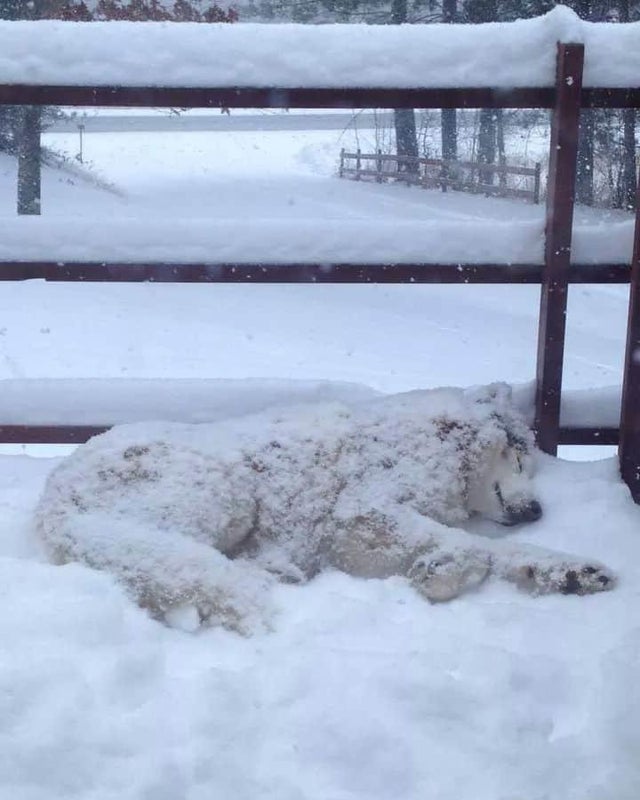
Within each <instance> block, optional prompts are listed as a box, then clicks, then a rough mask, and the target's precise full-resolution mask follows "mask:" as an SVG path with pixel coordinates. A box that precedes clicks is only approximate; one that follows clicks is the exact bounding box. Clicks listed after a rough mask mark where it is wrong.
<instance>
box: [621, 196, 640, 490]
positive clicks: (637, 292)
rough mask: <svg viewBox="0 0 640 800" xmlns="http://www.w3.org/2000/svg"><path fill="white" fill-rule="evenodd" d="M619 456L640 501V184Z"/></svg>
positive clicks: (637, 200)
mask: <svg viewBox="0 0 640 800" xmlns="http://www.w3.org/2000/svg"><path fill="white" fill-rule="evenodd" d="M618 458H619V459H620V473H621V475H622V478H623V480H624V482H625V483H626V484H627V486H628V487H629V489H630V491H631V496H632V497H633V499H634V501H635V502H636V503H640V184H639V185H638V190H637V195H636V225H635V233H634V239H633V260H632V262H631V286H630V290H629V317H628V322H627V349H626V352H625V358H624V378H623V382H622V408H621V411H620V447H619V450H618Z"/></svg>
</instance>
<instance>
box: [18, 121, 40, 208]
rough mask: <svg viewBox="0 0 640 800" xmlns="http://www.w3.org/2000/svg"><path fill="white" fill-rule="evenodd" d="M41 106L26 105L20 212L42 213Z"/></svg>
mask: <svg viewBox="0 0 640 800" xmlns="http://www.w3.org/2000/svg"><path fill="white" fill-rule="evenodd" d="M40 113H41V111H40V108H39V107H38V106H24V107H23V109H22V125H21V130H20V138H19V140H18V214H39V213H40Z"/></svg>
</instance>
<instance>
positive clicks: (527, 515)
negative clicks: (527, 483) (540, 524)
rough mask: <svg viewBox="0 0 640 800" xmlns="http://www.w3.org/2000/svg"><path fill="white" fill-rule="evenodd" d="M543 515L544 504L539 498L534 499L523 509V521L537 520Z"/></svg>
mask: <svg viewBox="0 0 640 800" xmlns="http://www.w3.org/2000/svg"><path fill="white" fill-rule="evenodd" d="M541 516H542V506H541V505H540V503H539V502H538V501H537V500H532V501H531V502H530V503H527V505H526V506H525V507H524V508H523V510H522V521H523V522H535V521H536V520H537V519H540V517H541Z"/></svg>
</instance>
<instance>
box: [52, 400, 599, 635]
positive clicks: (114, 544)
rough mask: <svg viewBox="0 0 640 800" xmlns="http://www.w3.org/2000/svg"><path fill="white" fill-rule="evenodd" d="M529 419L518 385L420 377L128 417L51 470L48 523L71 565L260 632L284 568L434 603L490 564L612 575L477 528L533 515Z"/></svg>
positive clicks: (508, 572)
mask: <svg viewBox="0 0 640 800" xmlns="http://www.w3.org/2000/svg"><path fill="white" fill-rule="evenodd" d="M533 449H534V448H533V439H532V435H531V433H530V431H529V429H528V428H527V426H526V425H525V423H524V422H523V420H522V419H521V418H520V417H519V416H518V414H517V413H516V412H515V411H514V410H513V408H512V406H511V404H510V394H509V391H508V389H507V387H504V386H501V385H494V386H492V387H488V388H487V389H486V390H481V391H476V392H475V393H473V392H463V391H462V390H451V389H449V390H434V391H425V392H410V393H407V394H404V395H396V396H391V397H388V398H384V399H382V400H377V401H373V402H371V403H368V404H366V405H363V406H359V407H357V408H353V409H349V408H347V407H344V406H338V405H331V404H326V405H323V406H310V407H304V408H299V409H297V410H292V411H289V412H286V413H282V414H280V415H279V416H277V417H275V416H274V415H273V414H271V415H263V416H256V417H251V418H245V419H244V420H239V421H238V420H235V421H230V422H228V423H218V424H215V425H200V426H194V425H192V426H188V425H175V424H154V425H151V424H144V425H130V426H121V427H118V428H114V429H113V430H111V431H110V432H108V433H106V434H103V435H102V436H98V437H96V438H94V439H92V440H91V441H90V442H88V443H87V444H86V445H84V446H82V447H80V448H79V449H78V450H77V451H76V452H75V453H74V454H73V455H72V456H70V457H69V458H68V459H66V460H65V461H64V462H63V463H62V464H61V465H60V466H59V467H58V468H57V469H55V470H54V471H53V473H52V474H51V476H50V478H49V480H48V483H47V486H46V488H45V491H44V493H43V496H42V498H41V500H40V503H39V506H38V509H37V513H36V526H37V530H38V532H39V534H40V536H41V538H42V540H43V542H44V543H45V545H46V547H47V550H48V552H49V554H50V556H51V558H52V559H53V560H54V561H55V562H57V563H65V562H69V561H80V562H82V563H85V564H88V565H89V566H91V567H94V568H96V569H100V570H105V571H108V572H110V573H112V574H113V575H114V576H115V577H116V578H117V579H118V580H119V581H120V582H121V583H122V584H123V585H124V586H125V587H126V589H127V590H128V592H129V593H130V595H131V596H132V597H133V598H134V599H135V600H136V601H137V602H138V603H139V604H140V605H141V606H143V607H145V608H148V609H149V610H150V611H151V612H152V614H153V615H154V616H156V617H158V618H166V617H167V615H170V614H171V613H173V610H174V609H175V608H178V607H183V606H190V607H193V608H195V609H197V611H198V615H199V619H200V620H201V621H202V622H203V623H204V622H206V623H209V624H222V625H224V626H226V627H229V628H232V629H235V630H240V631H250V630H251V629H252V628H254V627H255V625H256V620H257V618H258V617H259V616H260V612H261V608H262V607H263V606H264V602H263V590H264V588H265V586H266V585H267V584H268V582H269V579H273V578H272V577H271V578H270V576H276V577H277V578H278V579H280V580H282V581H286V582H292V583H294V582H295V583H298V582H303V581H306V580H308V579H310V578H311V577H313V576H314V575H316V574H317V573H318V572H320V571H321V570H323V569H326V568H331V567H332V568H335V569H338V570H342V571H344V572H346V573H348V574H350V575H354V576H357V577H362V578H386V577H389V576H392V575H400V576H406V577H407V578H408V579H409V581H410V582H411V584H412V585H413V586H414V587H415V588H416V589H417V591H418V592H419V593H420V594H421V595H423V596H424V597H425V598H427V599H428V600H430V601H442V600H449V599H451V598H454V597H456V596H458V595H460V594H461V593H462V592H465V591H467V590H469V589H471V588H474V587H476V586H478V585H479V584H480V583H482V582H483V581H484V580H485V579H486V578H487V577H488V576H489V575H494V576H497V577H499V578H502V579H505V580H507V581H509V582H511V583H514V584H516V585H517V586H518V587H519V588H521V589H525V590H527V591H529V592H531V593H533V594H547V593H552V592H557V593H562V594H588V593H592V592H598V591H602V590H603V589H609V588H611V587H612V586H613V584H614V578H613V576H612V575H611V574H610V573H609V572H608V571H607V570H606V569H605V568H604V567H603V566H601V565H599V564H592V563H587V562H585V561H583V560H582V559H580V558H578V557H572V556H568V555H563V554H561V553H557V552H553V551H546V550H541V549H536V548H533V547H530V546H526V545H517V544H514V543H513V542H512V541H511V542H505V541H504V540H494V539H487V538H484V537H480V536H473V535H471V534H469V533H466V532H465V531H463V530H461V529H460V528H459V527H458V526H459V525H461V524H462V523H464V521H465V520H466V519H468V517H469V516H470V515H472V514H480V515H482V516H484V517H487V518H490V519H493V520H495V521H496V522H499V523H501V524H506V525H512V524H516V523H520V522H527V521H534V520H535V519H537V518H538V517H539V516H540V515H541V513H542V509H541V507H540V504H539V502H538V500H537V499H536V498H535V497H534V495H533V488H532V469H533V466H532V462H533Z"/></svg>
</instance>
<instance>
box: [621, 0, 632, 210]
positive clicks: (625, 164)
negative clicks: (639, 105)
mask: <svg viewBox="0 0 640 800" xmlns="http://www.w3.org/2000/svg"><path fill="white" fill-rule="evenodd" d="M618 10H619V13H620V22H629V20H630V7H629V0H621V2H620V3H619V9H618ZM622 127H623V133H622V142H623V144H622V180H621V183H622V186H621V190H622V191H621V195H622V198H621V199H622V207H623V208H635V205H636V197H637V195H636V191H637V172H636V110H635V108H625V109H624V110H623V112H622Z"/></svg>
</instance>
